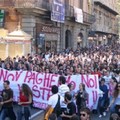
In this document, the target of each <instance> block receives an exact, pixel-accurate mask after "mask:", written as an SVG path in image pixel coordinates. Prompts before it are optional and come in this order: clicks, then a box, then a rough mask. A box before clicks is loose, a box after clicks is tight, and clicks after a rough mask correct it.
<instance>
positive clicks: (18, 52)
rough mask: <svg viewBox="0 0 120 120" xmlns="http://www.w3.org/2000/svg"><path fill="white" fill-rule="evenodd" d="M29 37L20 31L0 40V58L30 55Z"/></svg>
mask: <svg viewBox="0 0 120 120" xmlns="http://www.w3.org/2000/svg"><path fill="white" fill-rule="evenodd" d="M31 38H32V37H31V36H30V35H28V34H27V33H25V32H24V31H22V30H20V29H19V30H15V31H13V32H11V33H9V34H8V35H7V36H6V37H4V38H1V39H0V58H1V59H3V60H4V59H6V58H7V57H8V56H10V57H11V58H13V57H16V56H23V55H27V54H28V53H31Z"/></svg>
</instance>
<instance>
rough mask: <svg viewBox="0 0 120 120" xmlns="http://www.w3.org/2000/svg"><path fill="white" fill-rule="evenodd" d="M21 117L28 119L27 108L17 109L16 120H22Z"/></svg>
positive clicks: (28, 111)
mask: <svg viewBox="0 0 120 120" xmlns="http://www.w3.org/2000/svg"><path fill="white" fill-rule="evenodd" d="M23 116H24V119H25V120H29V117H30V107H29V106H19V109H18V111H17V120H22V117H23Z"/></svg>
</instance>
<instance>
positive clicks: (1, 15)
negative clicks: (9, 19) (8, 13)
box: [0, 10, 5, 27]
mask: <svg viewBox="0 0 120 120" xmlns="http://www.w3.org/2000/svg"><path fill="white" fill-rule="evenodd" d="M4 16H5V11H4V10H0V27H3V26H4Z"/></svg>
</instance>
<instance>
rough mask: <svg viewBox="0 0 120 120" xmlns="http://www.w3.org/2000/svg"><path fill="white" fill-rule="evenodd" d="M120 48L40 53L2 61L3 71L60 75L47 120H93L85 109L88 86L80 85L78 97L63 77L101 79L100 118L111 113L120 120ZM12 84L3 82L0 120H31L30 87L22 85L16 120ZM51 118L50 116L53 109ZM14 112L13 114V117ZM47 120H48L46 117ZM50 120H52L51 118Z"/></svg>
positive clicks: (109, 47)
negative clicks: (76, 76) (78, 76)
mask: <svg viewBox="0 0 120 120" xmlns="http://www.w3.org/2000/svg"><path fill="white" fill-rule="evenodd" d="M119 46H120V44H119V43H115V44H112V45H100V46H91V47H90V48H82V49H81V48H78V49H77V50H75V51H74V50H72V49H65V50H63V51H61V52H50V51H47V52H46V53H40V54H35V55H31V54H28V55H27V56H22V57H19V56H16V57H14V58H13V59H12V58H10V57H7V58H6V59H5V60H1V59H0V67H1V68H3V69H7V70H23V71H24V70H27V71H36V72H43V73H52V74H59V75H60V77H59V84H60V85H59V86H56V85H53V86H52V88H51V92H52V94H53V95H52V96H51V97H50V98H49V100H48V107H47V108H46V111H45V120H47V119H49V120H56V119H59V120H60V119H62V120H79V119H80V120H90V119H91V118H90V113H91V112H90V109H89V108H87V106H86V101H87V98H88V94H89V93H88V92H86V89H85V87H86V86H85V85H84V84H83V83H80V85H79V88H78V91H77V92H76V93H75V92H74V89H73V85H72V84H68V85H67V84H66V79H65V77H64V76H67V75H76V74H87V75H90V74H93V75H94V74H97V75H98V77H99V89H100V91H101V94H100V95H99V100H98V112H99V117H100V118H101V117H103V116H106V111H110V112H111V115H110V118H109V119H110V120H112V119H114V118H115V117H116V118H117V119H116V120H120V118H119V117H120V47H119ZM9 84H10V82H9V81H5V82H4V90H3V91H2V92H1V98H2V100H1V102H0V104H1V105H2V109H1V112H0V120H5V117H6V116H8V117H10V118H11V120H16V119H17V120H22V115H23V116H24V118H25V120H29V116H30V104H31V103H32V97H33V96H32V91H31V89H30V88H29V86H28V85H26V84H22V86H21V92H20V95H19V96H20V101H19V103H18V104H19V106H20V109H19V110H18V112H17V118H16V116H15V114H14V111H13V107H12V102H13V91H12V89H11V88H10V86H9ZM51 107H52V108H54V109H53V110H52V114H51V115H49V116H47V115H48V111H50V108H51ZM11 112H12V114H11ZM46 116H47V117H46ZM48 117H49V118H48Z"/></svg>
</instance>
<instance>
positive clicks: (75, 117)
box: [70, 114, 79, 120]
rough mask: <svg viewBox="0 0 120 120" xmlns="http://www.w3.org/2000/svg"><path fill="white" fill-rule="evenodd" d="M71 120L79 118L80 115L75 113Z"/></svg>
mask: <svg viewBox="0 0 120 120" xmlns="http://www.w3.org/2000/svg"><path fill="white" fill-rule="evenodd" d="M70 120H79V116H78V115H76V114H74V115H72V117H71V119H70Z"/></svg>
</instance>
